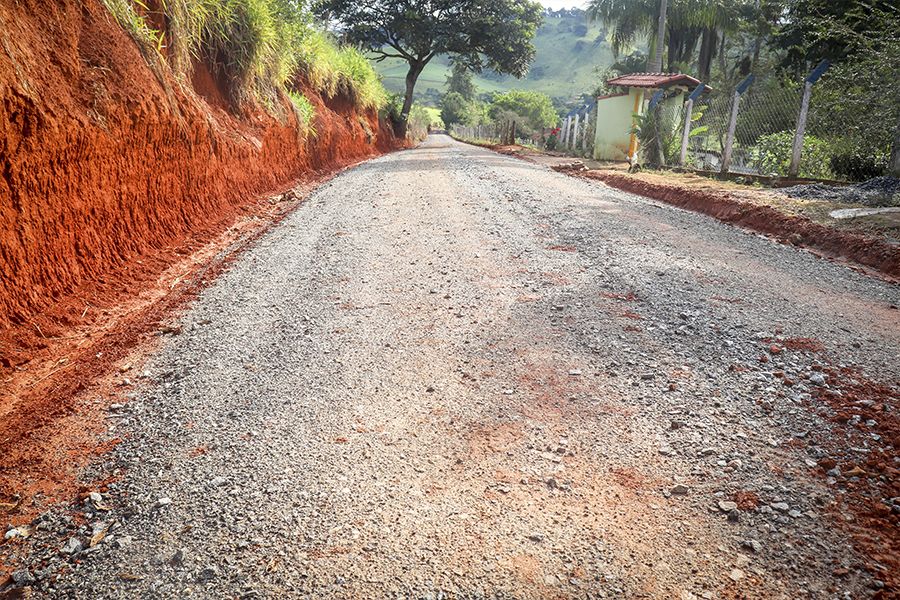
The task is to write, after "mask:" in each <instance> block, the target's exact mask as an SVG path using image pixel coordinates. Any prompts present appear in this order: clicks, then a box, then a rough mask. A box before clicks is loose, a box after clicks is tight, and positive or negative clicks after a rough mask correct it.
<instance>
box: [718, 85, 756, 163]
mask: <svg viewBox="0 0 900 600" xmlns="http://www.w3.org/2000/svg"><path fill="white" fill-rule="evenodd" d="M751 83H753V75H752V74H750V75H747V78H746V79H744V80H743V81H742V82H740V83H739V84H738V86H737V88H735V90H734V101H733V102H732V104H731V119H729V121H728V133H727V134H726V135H725V148H724V151H723V152H722V168H721V169H720V172H722V173H727V172H728V169H729V168H730V167H731V152H732V150H733V149H734V132H735V130H736V129H737V117H738V109H739V108H740V105H741V96H743V95H744V92H746V91H747V89H748V88H749V87H750V84H751Z"/></svg>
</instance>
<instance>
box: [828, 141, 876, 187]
mask: <svg viewBox="0 0 900 600" xmlns="http://www.w3.org/2000/svg"><path fill="white" fill-rule="evenodd" d="M889 164H890V156H889V155H888V153H887V152H878V151H876V152H874V153H873V152H872V148H869V147H864V148H859V147H856V148H854V147H850V148H846V147H845V148H841V149H838V150H837V151H835V153H834V154H832V156H831V161H830V165H831V170H832V172H833V173H834V175H835V177H837V178H838V179H842V180H845V181H866V180H867V179H872V178H873V177H878V176H879V175H884V174H885V173H886V172H887V170H888V167H889Z"/></svg>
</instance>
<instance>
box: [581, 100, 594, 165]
mask: <svg viewBox="0 0 900 600" xmlns="http://www.w3.org/2000/svg"><path fill="white" fill-rule="evenodd" d="M592 108H593V107H588V109H587V110H586V111H584V137H583V138H581V153H582V154H586V153H587V149H588V136H589V134H590V132H591V127H590V125H591V109H592Z"/></svg>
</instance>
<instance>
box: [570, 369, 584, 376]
mask: <svg viewBox="0 0 900 600" xmlns="http://www.w3.org/2000/svg"><path fill="white" fill-rule="evenodd" d="M569 375H572V376H573V377H577V376H579V375H581V369H569Z"/></svg>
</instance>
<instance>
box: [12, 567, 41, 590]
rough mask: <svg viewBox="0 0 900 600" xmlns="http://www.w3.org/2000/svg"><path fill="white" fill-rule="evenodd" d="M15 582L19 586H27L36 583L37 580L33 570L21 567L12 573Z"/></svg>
mask: <svg viewBox="0 0 900 600" xmlns="http://www.w3.org/2000/svg"><path fill="white" fill-rule="evenodd" d="M10 578H11V579H12V581H13V583H14V584H15V585H17V586H19V587H25V586H28V585H34V584H35V583H36V582H37V579H35V577H34V575H32V574H31V571H28V570H27V569H21V570H19V571H13V572H12V575H10Z"/></svg>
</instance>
